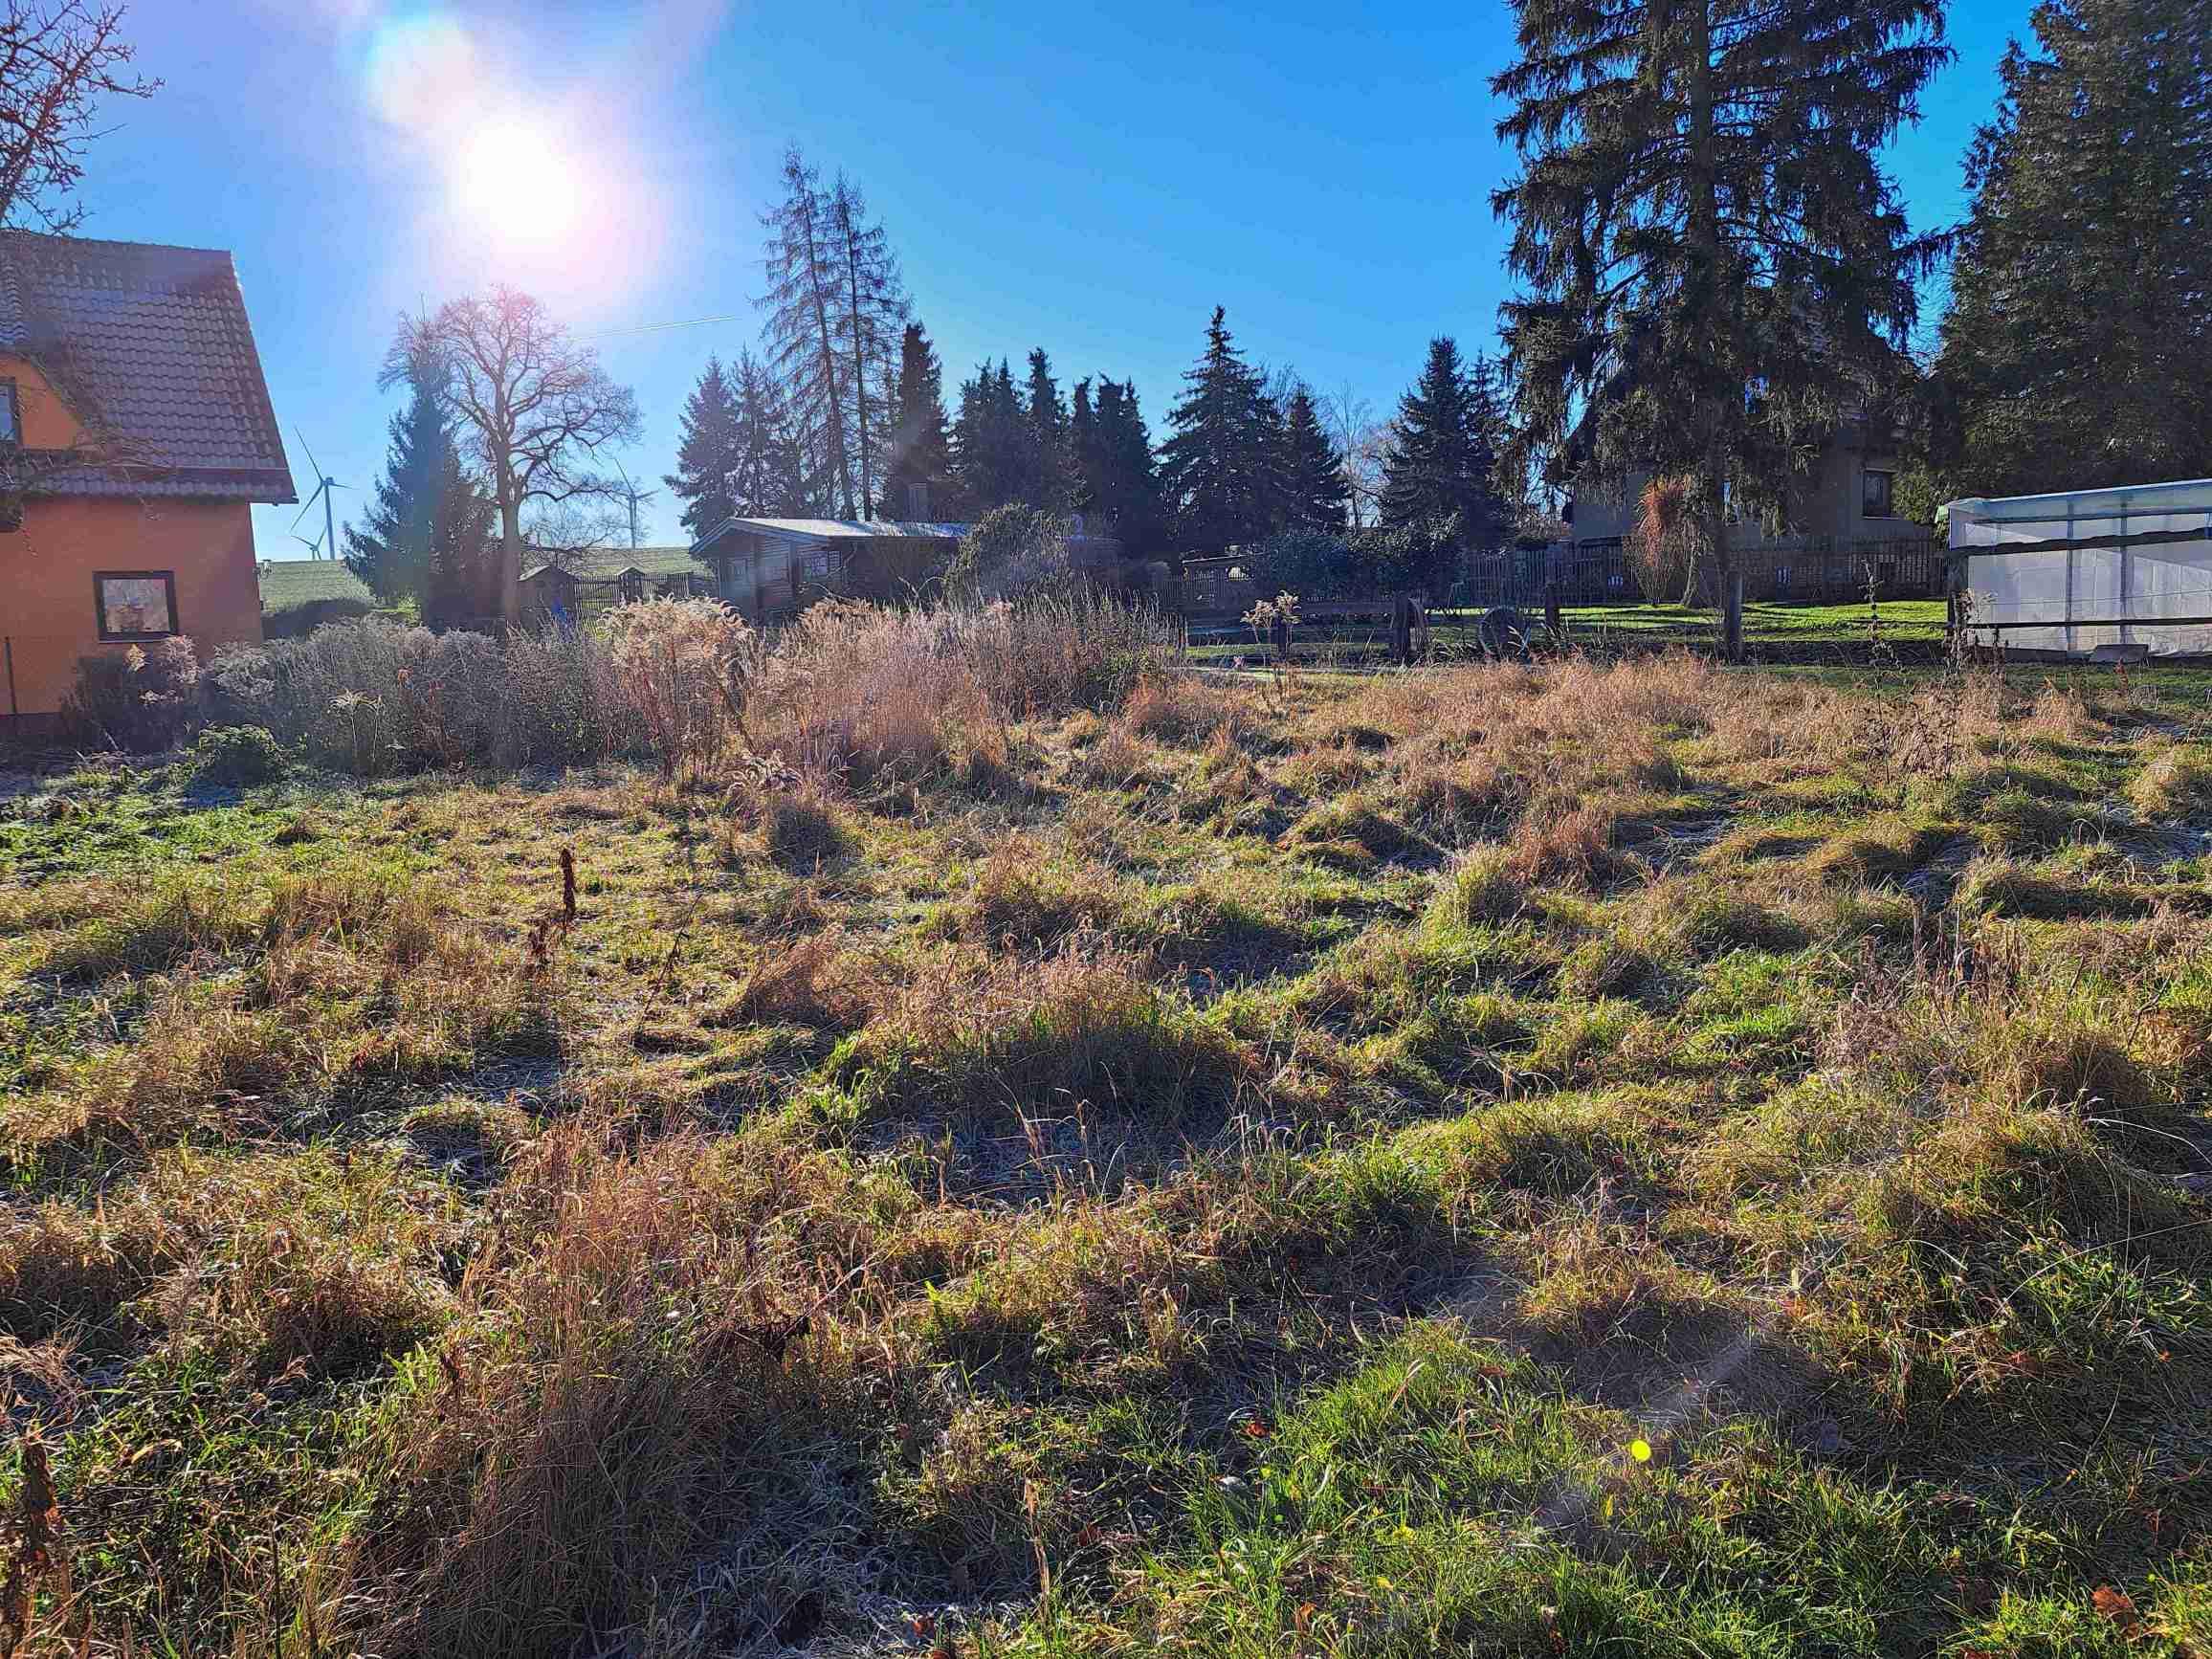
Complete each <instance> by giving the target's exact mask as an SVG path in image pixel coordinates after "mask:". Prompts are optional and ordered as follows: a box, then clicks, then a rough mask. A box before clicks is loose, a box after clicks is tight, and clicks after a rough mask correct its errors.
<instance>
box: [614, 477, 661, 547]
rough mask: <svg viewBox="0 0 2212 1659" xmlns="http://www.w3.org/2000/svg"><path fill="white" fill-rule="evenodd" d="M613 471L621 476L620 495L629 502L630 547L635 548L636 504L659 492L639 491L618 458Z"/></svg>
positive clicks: (651, 497)
mask: <svg viewBox="0 0 2212 1659" xmlns="http://www.w3.org/2000/svg"><path fill="white" fill-rule="evenodd" d="M614 470H615V471H616V472H618V473H620V474H621V475H622V494H623V496H624V498H626V499H627V500H628V501H629V502H630V546H632V547H635V546H636V545H637V506H638V503H639V502H640V501H650V500H652V499H653V497H655V496H657V495H659V494H660V492H659V491H658V490H641V489H639V488H638V487H637V480H636V479H635V478H633V477H631V476H630V469H629V468H628V467H625V466H624V465H623V464H622V461H621V459H620V457H617V458H616V459H615V462H614Z"/></svg>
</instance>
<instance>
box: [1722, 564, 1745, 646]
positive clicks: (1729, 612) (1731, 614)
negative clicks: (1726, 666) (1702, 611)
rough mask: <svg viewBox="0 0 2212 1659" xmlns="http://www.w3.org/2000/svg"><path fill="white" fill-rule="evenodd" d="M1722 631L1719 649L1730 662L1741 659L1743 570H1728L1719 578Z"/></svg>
mask: <svg viewBox="0 0 2212 1659" xmlns="http://www.w3.org/2000/svg"><path fill="white" fill-rule="evenodd" d="M1721 580H1722V582H1723V584H1724V585H1725V586H1724V588H1723V599H1722V605H1723V610H1722V618H1723V632H1722V639H1721V650H1722V652H1723V653H1726V655H1727V657H1728V660H1729V661H1730V662H1741V661H1742V660H1743V572H1742V571H1741V570H1729V571H1727V572H1725V573H1724V574H1723V576H1722V578H1721Z"/></svg>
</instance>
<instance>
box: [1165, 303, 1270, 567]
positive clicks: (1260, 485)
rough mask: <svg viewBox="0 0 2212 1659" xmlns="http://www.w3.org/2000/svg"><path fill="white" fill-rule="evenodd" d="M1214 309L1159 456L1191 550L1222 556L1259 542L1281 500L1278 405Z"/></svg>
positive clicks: (1181, 536)
mask: <svg viewBox="0 0 2212 1659" xmlns="http://www.w3.org/2000/svg"><path fill="white" fill-rule="evenodd" d="M1224 316H1225V314H1224V312H1223V310H1222V308H1221V307H1220V306H1218V305H1217V306H1216V307H1214V312H1213V320H1212V321H1211V322H1209V323H1208V324H1207V325H1206V352H1205V355H1204V356H1202V357H1201V358H1200V359H1199V361H1198V365H1197V366H1196V367H1194V368H1192V369H1190V370H1189V371H1187V372H1186V373H1185V374H1184V375H1183V385H1184V387H1186V389H1185V390H1184V392H1183V401H1182V402H1180V403H1178V404H1177V405H1176V406H1175V408H1174V409H1173V410H1172V411H1171V412H1170V413H1169V414H1168V417H1167V424H1168V426H1169V427H1170V429H1172V430H1171V432H1170V435H1169V436H1168V439H1167V441H1166V442H1165V443H1163V444H1162V445H1161V449H1160V463H1161V464H1160V473H1161V488H1162V490H1163V492H1164V494H1165V496H1166V498H1167V506H1168V510H1169V511H1170V513H1172V514H1173V516H1174V519H1175V525H1176V535H1177V538H1178V540H1179V541H1181V542H1182V543H1183V546H1184V547H1186V548H1189V549H1191V550H1192V551H1195V552H1201V553H1218V552H1221V551H1222V550H1223V549H1225V548H1228V547H1231V546H1235V545H1237V544H1239V543H1243V542H1257V541H1259V540H1260V539H1261V538H1262V537H1264V536H1265V535H1266V534H1267V533H1268V531H1269V528H1270V527H1271V521H1272V509H1273V506H1274V504H1275V502H1276V500H1277V498H1278V496H1279V487H1278V483H1277V477H1276V468H1277V446H1276V442H1275V425H1276V422H1275V417H1274V411H1273V406H1272V404H1271V403H1270V402H1269V400H1268V397H1267V394H1266V390H1265V388H1264V387H1263V385H1262V383H1261V379H1260V376H1259V374H1258V373H1257V372H1256V371H1255V370H1254V369H1253V368H1252V367H1251V365H1250V364H1248V363H1246V362H1245V360H1244V357H1243V355H1242V354H1241V353H1239V352H1238V350H1237V349H1236V346H1235V344H1234V343H1232V342H1231V341H1230V339H1229V332H1228V325H1227V323H1226V322H1225V321H1224Z"/></svg>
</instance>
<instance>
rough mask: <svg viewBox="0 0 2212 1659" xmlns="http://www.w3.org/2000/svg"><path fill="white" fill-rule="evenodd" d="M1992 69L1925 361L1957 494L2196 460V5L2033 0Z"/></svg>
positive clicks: (2206, 83) (1939, 443)
mask: <svg viewBox="0 0 2212 1659" xmlns="http://www.w3.org/2000/svg"><path fill="white" fill-rule="evenodd" d="M2033 25H2034V29H2035V39H2036V46H2037V48H2038V50H2037V52H2036V53H2035V54H2034V55H2029V54H2028V53H2027V52H2025V51H2024V50H2023V49H2022V48H2021V46H2020V44H2019V43H2018V42H2015V43H2014V44H2013V46H2012V48H2011V50H2010V51H2008V52H2007V53H2006V54H2005V56H2004V60H2003V62H2002V65H2001V66H2000V68H1999V72H1998V73H1999V75H2000V76H2001V77H2002V82H2003V97H2002V103H2001V104H2000V106H1999V109H1998V114H1997V118H1996V119H1995V120H1994V121H1992V122H1989V123H1988V124H1987V125H1985V126H1983V127H1982V128H1981V129H1980V133H1979V134H1978V136H1977V137H1976V140H1975V143H1974V147H1973V149H1972V151H1971V153H1970V154H1969V157H1968V160H1967V185H1968V188H1970V189H1971V190H1972V191H1973V193H1974V201H1973V208H1972V210H1971V212H1970V214H1969V216H1968V219H1967V223H1966V226H1965V229H1964V232H1963V234H1962V235H1961V237H1960V241H1959V247H1958V258H1957V260H1956V262H1955V264H1954V266H1953V269H1952V275H1951V295H1952V304H1951V310H1950V312H1949V314H1948V315H1947V316H1946V317H1945V318H1944V320H1943V327H1942V336H1941V340H1942V344H1941V349H1940V351H1939V353H1938V355H1937V359H1936V376H1935V381H1936V386H1935V392H1936V414H1937V420H1936V431H1935V434H1934V436H1935V440H1936V442H1935V449H1936V454H1935V459H1936V466H1937V470H1938V472H1939V473H1941V474H1943V475H1944V476H1947V478H1948V479H1949V481H1950V483H1951V484H1952V485H1954V486H1955V487H1956V488H1958V491H1959V492H1960V493H1962V494H1971V495H1992V496H1994V495H2017V494H2030V493H2036V492H2041V491H2046V490H2061V489H2093V488H2096V487H2098V486H2100V485H2112V484H2123V483H2130V482H2136V481H2141V480H2144V479H2155V478H2190V477H2202V476H2206V475H2207V474H2212V370H2208V368H2207V365H2212V210H2208V205H2212V6H2207V5H2206V4H2205V0H2046V4H2044V5H2041V6H2038V7H2037V8H2036V10H2035V12H2034V15H2033Z"/></svg>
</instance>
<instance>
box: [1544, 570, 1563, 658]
mask: <svg viewBox="0 0 2212 1659" xmlns="http://www.w3.org/2000/svg"><path fill="white" fill-rule="evenodd" d="M1544 626H1545V627H1546V628H1548V629H1550V630H1552V639H1553V641H1554V642H1555V643H1557V642H1558V641H1559V639H1560V638H1562V637H1563V636H1564V635H1565V633H1566V631H1567V624H1566V619H1565V618H1564V617H1562V616H1560V615H1559V584H1558V583H1557V582H1547V583H1545V584H1544Z"/></svg>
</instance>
